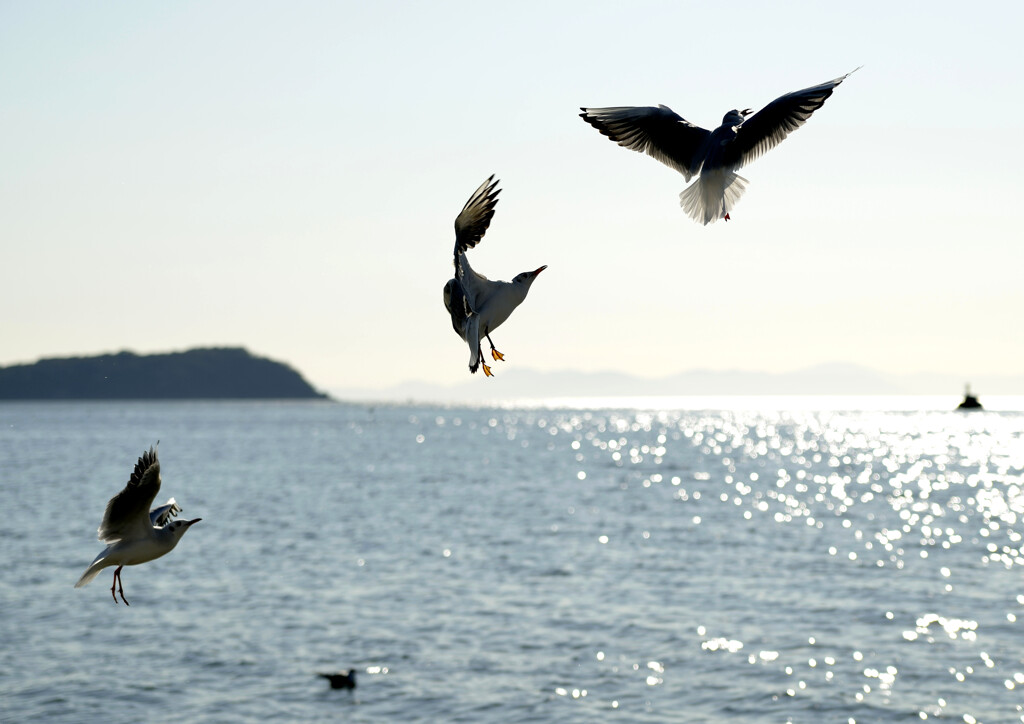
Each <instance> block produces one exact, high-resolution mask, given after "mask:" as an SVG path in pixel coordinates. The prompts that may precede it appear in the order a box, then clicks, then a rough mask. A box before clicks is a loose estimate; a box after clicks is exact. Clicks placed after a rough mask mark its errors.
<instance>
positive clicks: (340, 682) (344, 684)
mask: <svg viewBox="0 0 1024 724" xmlns="http://www.w3.org/2000/svg"><path fill="white" fill-rule="evenodd" d="M317 676H322V677H324V678H325V679H327V680H328V681H329V682H331V688H332V689H354V688H356V670H355V669H349V670H348V671H339V672H338V673H336V674H317Z"/></svg>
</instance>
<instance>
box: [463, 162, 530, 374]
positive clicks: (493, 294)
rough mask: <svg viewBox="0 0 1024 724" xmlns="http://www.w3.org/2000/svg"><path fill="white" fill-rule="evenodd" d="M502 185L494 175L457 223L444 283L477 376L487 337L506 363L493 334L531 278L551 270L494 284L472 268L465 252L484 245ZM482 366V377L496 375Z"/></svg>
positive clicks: (495, 353)
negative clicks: (451, 268) (451, 273)
mask: <svg viewBox="0 0 1024 724" xmlns="http://www.w3.org/2000/svg"><path fill="white" fill-rule="evenodd" d="M498 183H499V182H498V181H495V180H494V175H493V174H492V175H491V177H490V178H488V179H487V180H486V181H484V182H483V183H482V184H480V188H478V189H477V190H476V191H474V192H473V195H472V196H470V197H469V201H467V202H466V205H465V206H463V207H462V212H461V213H460V214H459V215H458V217H457V218H456V219H455V278H454V279H449V280H448V283H447V284H445V285H444V306H445V308H446V309H447V310H448V313H449V314H450V315H451V317H452V328H453V329H455V333H456V334H457V335H459V336H460V337H461V338H462V339H463V340H465V342H466V344H468V345H469V371H470V372H476V371H477V368H478V367H479V366H480V365H481V364H482V362H483V359H482V358H483V352H482V351H481V348H480V342H481V340H482V339H484V338H485V337H486V338H487V343H488V344H489V345H491V357H493V358H494V359H495V360H504V359H505V355H503V354H502V353H501V352H499V351H498V350H496V349H495V348H494V342H492V341H491V332H493V331H494V330H495V329H497V328H498V327H499V326H500V325H501V323H502V322H504V321H505V320H506V319H508V318H509V315H510V314H512V311H513V310H514V309H515V308H516V307H518V306H519V305H520V304H522V303H523V300H524V299H526V295H527V294H528V293H529V291H530V285H532V284H533V280H534V279H536V278H537V275H538V274H540V273H541V272H542V271H544V270H545V269H547V268H548V267H547V265H546V264H545V265H544V266H542V267H539V268H537V269H534V270H533V271H525V272H522V273H521V274H516V276H515V277H514V278H513V279H512V281H511V282H502V281H494V282H492V281H491V280H490V279H488V278H487V277H485V276H484V275H483V274H479V273H477V272H475V271H473V267H471V266H470V265H469V259H467V258H466V251H467V250H469V249H472V248H473V247H474V246H476V245H477V244H478V243H480V240H481V239H482V238H483V236H484V233H485V232H486V231H487V227H488V226H490V223H491V218H492V217H493V216H494V206H495V204H497V203H498V194H499V193H501V189H499V188H497V186H498ZM483 368H484V375H486V376H487V377H493V376H494V375H492V374H491V368H490V367H488V366H487V365H486V364H484V365H483Z"/></svg>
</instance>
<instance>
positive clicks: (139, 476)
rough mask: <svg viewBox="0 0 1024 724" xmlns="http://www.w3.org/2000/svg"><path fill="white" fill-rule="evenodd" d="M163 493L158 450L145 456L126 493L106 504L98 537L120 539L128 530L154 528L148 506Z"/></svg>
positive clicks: (136, 467) (139, 462) (136, 468)
mask: <svg viewBox="0 0 1024 724" xmlns="http://www.w3.org/2000/svg"><path fill="white" fill-rule="evenodd" d="M159 492H160V461H159V460H157V456H156V450H154V449H153V448H150V449H149V450H148V451H147V452H144V453H142V456H141V457H140V458H139V460H138V462H137V463H135V470H134V472H132V475H131V477H130V478H129V479H128V484H127V485H125V486H124V490H122V491H121V492H120V493H118V494H117V495H115V496H114V497H113V498H111V499H110V502H109V503H107V509H106V512H105V513H104V514H103V522H102V523H100V528H99V532H98V537H99V539H100V540H102V541H106V540H111V539H115V538H118V537H120V535H121V534H122V533H123V531H124V530H125V529H126V528H131V527H133V526H136V525H151V523H150V519H149V507H150V506H151V505H152V504H153V499H154V498H155V497H156V494H157V493H159Z"/></svg>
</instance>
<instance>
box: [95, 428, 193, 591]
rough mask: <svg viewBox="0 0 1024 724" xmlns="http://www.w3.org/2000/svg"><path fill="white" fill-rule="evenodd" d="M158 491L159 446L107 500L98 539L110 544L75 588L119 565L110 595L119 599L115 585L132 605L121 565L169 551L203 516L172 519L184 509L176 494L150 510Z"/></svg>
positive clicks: (142, 560) (150, 450)
mask: <svg viewBox="0 0 1024 724" xmlns="http://www.w3.org/2000/svg"><path fill="white" fill-rule="evenodd" d="M159 492H160V461H159V460H157V457H156V450H154V449H153V448H152V447H151V448H149V452H144V453H142V457H140V458H139V461H138V462H137V463H135V472H133V473H132V475H131V477H130V478H129V479H128V484H127V485H125V486H124V490H122V491H121V492H120V493H118V494H117V495H115V496H114V497H113V498H111V499H110V502H108V503H107V510H106V512H105V513H104V514H103V522H102V523H100V528H99V533H98V537H99V539H100V540H101V541H103V542H104V543H106V544H107V547H106V549H104V550H103V552H102V553H100V554H99V555H98V556H96V558H95V559H94V560H93V562H92V563H91V564H90V565H89V567H88V568H86V569H85V573H83V574H82V577H81V578H79V579H78V583H76V584H75V588H80V587H82V586H84V585H85V584H87V583H88V582H89V581H91V580H92V579H93V578H95V577H96V575H97V574H98V573H99V572H100V571H101V570H103V569H104V568H106V567H107V566H117V570H115V571H114V583H113V584H112V585H111V586H110V595H111V596H113V597H114V603H117V595H116V594H115V593H114V590H115V587H116V589H117V593H120V594H121V600H122V601H124V603H125V605H126V606H127V605H129V604H128V599H126V598H125V597H124V588H122V586H121V569H122V568H124V567H125V566H135V565H138V564H139V563H146V562H147V561H151V560H153V559H154V558H159V557H160V556H162V555H164V554H166V553H170V552H171V551H172V550H173V549H174V546H176V545H178V541H179V540H181V537H182V536H183V535H185V531H187V530H188V529H189V528H190V527H192V526H193V525H194V524H196V523H198V522H199V521H200V520H202V518H196V519H195V520H174V521H172V520H171V519H172V518H174V517H175V516H176V515H177V514H178V513H180V512H181V507H180V506H179V505H178V504H177V503H176V502H175V500H174V498H171V499H170V500H168V501H167V503H166V504H165V505H162V506H160V507H159V508H154V509H153V510H150V509H149V506H150V505H152V504H153V499H154V498H155V497H156V494H157V493H159Z"/></svg>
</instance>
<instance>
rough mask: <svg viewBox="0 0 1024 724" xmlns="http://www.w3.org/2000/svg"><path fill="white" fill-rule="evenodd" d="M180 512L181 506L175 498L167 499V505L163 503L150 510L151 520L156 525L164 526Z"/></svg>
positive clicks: (158, 526)
mask: <svg viewBox="0 0 1024 724" xmlns="http://www.w3.org/2000/svg"><path fill="white" fill-rule="evenodd" d="M180 512H181V506H180V505H178V503H177V501H175V500H174V498H171V499H170V500H168V501H167V504H166V505H161V506H160V507H159V508H153V510H151V511H149V521H150V523H151V524H153V525H154V526H155V527H157V528H162V527H163V526H165V525H167V524H168V523H169V522H170V521H171V518H173V517H175V516H176V515H178V513H180Z"/></svg>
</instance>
